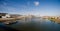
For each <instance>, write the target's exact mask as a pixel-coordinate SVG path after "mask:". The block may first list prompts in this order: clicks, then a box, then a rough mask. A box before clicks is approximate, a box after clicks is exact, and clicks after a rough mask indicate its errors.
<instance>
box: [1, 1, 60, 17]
mask: <svg viewBox="0 0 60 31" xmlns="http://www.w3.org/2000/svg"><path fill="white" fill-rule="evenodd" d="M0 12H2V13H10V14H22V15H27V14H32V15H41V16H60V1H59V0H0Z"/></svg>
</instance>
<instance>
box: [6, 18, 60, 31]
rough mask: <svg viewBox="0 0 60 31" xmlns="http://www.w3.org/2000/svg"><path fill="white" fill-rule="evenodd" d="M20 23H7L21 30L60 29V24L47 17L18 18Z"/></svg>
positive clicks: (48, 30)
mask: <svg viewBox="0 0 60 31" xmlns="http://www.w3.org/2000/svg"><path fill="white" fill-rule="evenodd" d="M17 21H18V23H16V24H12V25H6V26H9V27H12V28H15V29H17V30H20V31H60V24H58V23H54V22H51V21H50V20H47V19H42V18H32V19H31V20H30V19H26V20H25V21H23V20H17Z"/></svg>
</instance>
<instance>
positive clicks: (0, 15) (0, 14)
mask: <svg viewBox="0 0 60 31" xmlns="http://www.w3.org/2000/svg"><path fill="white" fill-rule="evenodd" d="M0 18H10V15H9V14H8V13H0Z"/></svg>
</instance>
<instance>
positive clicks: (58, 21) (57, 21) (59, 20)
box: [48, 19, 60, 23]
mask: <svg viewBox="0 0 60 31" xmlns="http://www.w3.org/2000/svg"><path fill="white" fill-rule="evenodd" d="M48 20H51V21H53V22H56V23H60V19H48Z"/></svg>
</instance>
